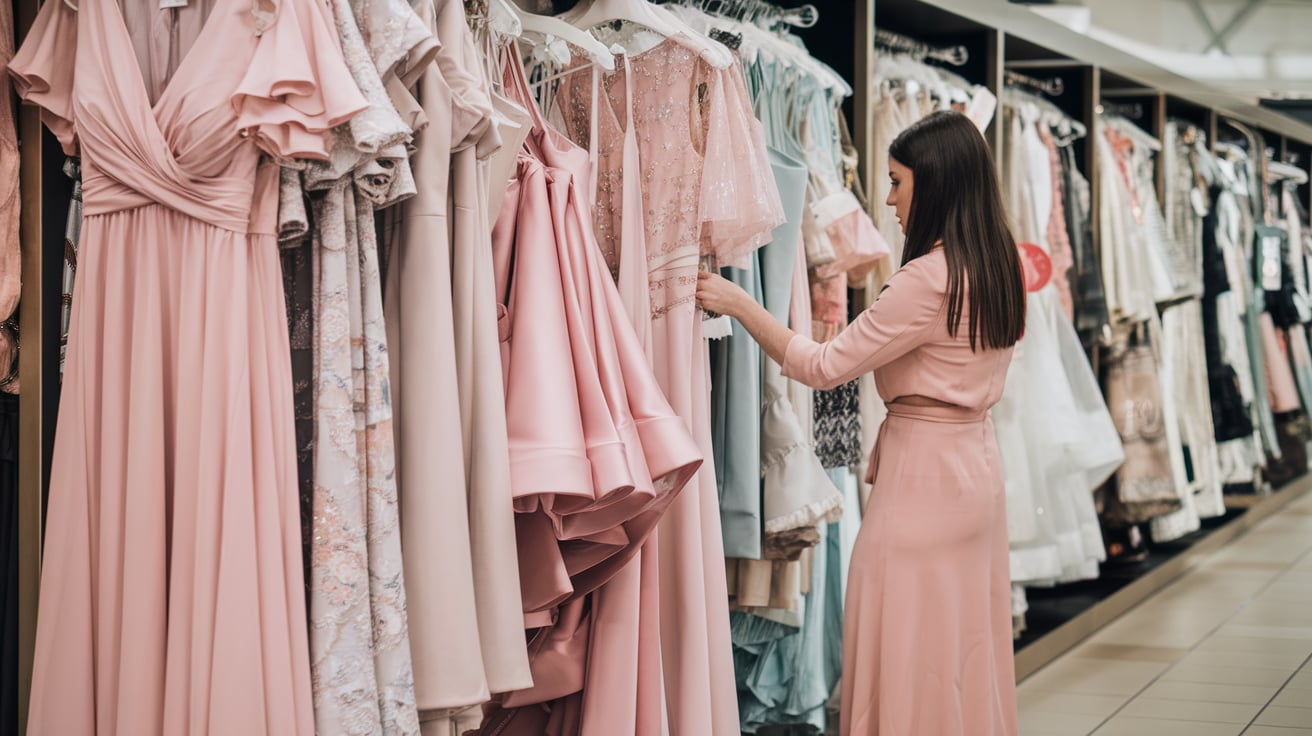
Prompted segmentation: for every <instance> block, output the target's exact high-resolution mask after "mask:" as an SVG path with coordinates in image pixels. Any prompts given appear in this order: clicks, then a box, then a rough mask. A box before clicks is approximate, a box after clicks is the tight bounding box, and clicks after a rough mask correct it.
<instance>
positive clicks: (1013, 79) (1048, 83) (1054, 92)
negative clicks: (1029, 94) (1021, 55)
mask: <svg viewBox="0 0 1312 736" xmlns="http://www.w3.org/2000/svg"><path fill="white" fill-rule="evenodd" d="M1007 84H1009V85H1017V86H1020V87H1029V88H1030V89H1033V90H1035V91H1037V92H1042V93H1043V94H1045V95H1049V96H1052V97H1059V96H1061V93H1062V92H1065V91H1066V83H1065V82H1063V81H1062V78H1061V77H1053V78H1052V79H1037V78H1035V77H1031V76H1028V75H1026V74H1021V73H1020V72H1013V71H1008V72H1007Z"/></svg>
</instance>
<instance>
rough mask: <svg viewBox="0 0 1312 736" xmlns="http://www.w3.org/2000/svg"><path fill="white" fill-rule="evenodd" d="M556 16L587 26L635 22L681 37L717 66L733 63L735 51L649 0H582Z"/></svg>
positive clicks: (583, 26) (667, 35)
mask: <svg viewBox="0 0 1312 736" xmlns="http://www.w3.org/2000/svg"><path fill="white" fill-rule="evenodd" d="M556 17H557V18H559V19H561V20H563V21H565V22H566V23H569V24H570V25H573V26H575V27H577V28H584V29H587V28H593V27H595V26H599V25H603V24H605V23H609V22H612V21H617V20H621V21H627V22H630V23H636V24H637V25H640V26H643V27H644V28H646V29H648V30H650V31H653V32H655V33H658V34H660V35H662V36H665V37H667V38H669V37H673V36H678V37H679V38H680V40H682V41H683V42H684V43H686V44H688V45H689V46H690V47H691V48H693V49H695V50H696V51H697V52H698V54H699V55H700V56H701V58H702V59H704V60H705V61H706V62H707V63H709V64H710V65H711V66H714V67H715V68H717V69H728V68H729V67H730V66H731V65H732V64H733V53H732V52H731V51H729V49H727V48H725V47H724V45H723V44H721V43H719V42H717V41H713V40H711V39H709V38H706V37H705V36H703V35H701V34H699V33H697V32H696V31H695V30H694V29H693V28H692V27H690V26H689V25H688V24H686V23H684V22H683V21H681V20H679V19H678V18H677V17H675V15H674V14H673V13H671V12H669V11H668V10H666V9H664V8H661V7H658V6H656V5H652V4H651V3H649V2H647V0H583V2H580V3H579V4H578V5H576V6H575V7H574V8H573V9H572V10H569V11H566V12H565V13H562V14H560V15H558V16H556Z"/></svg>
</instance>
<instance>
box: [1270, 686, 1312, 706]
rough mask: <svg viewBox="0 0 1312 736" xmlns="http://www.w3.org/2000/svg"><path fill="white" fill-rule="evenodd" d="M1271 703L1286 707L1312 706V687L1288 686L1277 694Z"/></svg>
mask: <svg viewBox="0 0 1312 736" xmlns="http://www.w3.org/2000/svg"><path fill="white" fill-rule="evenodd" d="M1271 705H1279V706H1282V707H1285V708H1312V688H1299V687H1286V688H1285V689H1284V690H1281V691H1280V692H1279V693H1277V694H1276V697H1275V699H1274V700H1272V701H1271Z"/></svg>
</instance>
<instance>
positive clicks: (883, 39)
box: [875, 29, 970, 66]
mask: <svg viewBox="0 0 1312 736" xmlns="http://www.w3.org/2000/svg"><path fill="white" fill-rule="evenodd" d="M875 46H876V47H877V48H883V49H886V50H888V51H898V52H901V53H905V54H908V55H910V56H912V57H914V58H915V59H917V60H924V59H935V60H937V61H942V62H946V63H948V64H951V65H952V66H965V64H966V62H967V61H970V51H969V50H967V49H966V47H965V46H942V47H939V46H930V45H929V44H927V43H924V42H923V41H917V40H916V39H914V38H910V37H908V36H903V35H902V34H900V33H893V32H892V31H885V30H882V29H879V30H876V31H875Z"/></svg>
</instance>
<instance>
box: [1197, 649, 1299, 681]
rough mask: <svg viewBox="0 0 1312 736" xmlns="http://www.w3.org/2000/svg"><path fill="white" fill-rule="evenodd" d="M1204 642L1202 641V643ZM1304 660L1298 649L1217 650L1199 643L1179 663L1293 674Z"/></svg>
mask: <svg viewBox="0 0 1312 736" xmlns="http://www.w3.org/2000/svg"><path fill="white" fill-rule="evenodd" d="M1206 643H1207V642H1203V644H1206ZM1306 660H1307V655H1305V654H1303V653H1302V652H1300V651H1292V652H1291V651H1286V652H1244V651H1237V652H1235V651H1231V652H1217V651H1212V650H1208V649H1203V648H1202V645H1199V648H1198V649H1196V650H1194V651H1193V652H1191V653H1189V655H1188V656H1186V657H1185V658H1184V659H1182V660H1181V664H1184V663H1190V662H1192V663H1195V664H1204V665H1212V666H1215V667H1254V668H1257V669H1269V670H1286V671H1288V672H1289V673H1290V674H1293V673H1294V672H1296V671H1297V670H1298V668H1299V666H1301V665H1302V664H1303V662H1304V661H1306Z"/></svg>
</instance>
